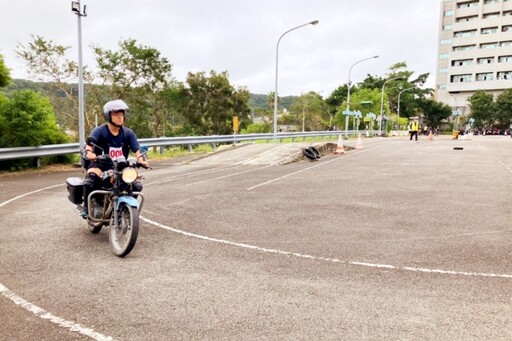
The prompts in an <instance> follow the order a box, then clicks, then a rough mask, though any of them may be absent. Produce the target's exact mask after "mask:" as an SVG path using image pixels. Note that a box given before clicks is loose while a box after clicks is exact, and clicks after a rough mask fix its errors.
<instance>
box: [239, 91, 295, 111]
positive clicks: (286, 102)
mask: <svg viewBox="0 0 512 341" xmlns="http://www.w3.org/2000/svg"><path fill="white" fill-rule="evenodd" d="M296 98H297V96H285V97H281V98H280V102H279V108H280V109H282V108H286V109H290V107H291V106H292V103H293V101H294V100H295V99H296ZM249 106H250V107H251V108H252V109H267V110H270V109H272V107H271V106H270V105H269V103H268V95H261V94H250V97H249Z"/></svg>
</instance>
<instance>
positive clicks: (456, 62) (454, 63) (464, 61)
mask: <svg viewBox="0 0 512 341" xmlns="http://www.w3.org/2000/svg"><path fill="white" fill-rule="evenodd" d="M471 64H473V59H459V60H453V61H452V66H464V65H471Z"/></svg>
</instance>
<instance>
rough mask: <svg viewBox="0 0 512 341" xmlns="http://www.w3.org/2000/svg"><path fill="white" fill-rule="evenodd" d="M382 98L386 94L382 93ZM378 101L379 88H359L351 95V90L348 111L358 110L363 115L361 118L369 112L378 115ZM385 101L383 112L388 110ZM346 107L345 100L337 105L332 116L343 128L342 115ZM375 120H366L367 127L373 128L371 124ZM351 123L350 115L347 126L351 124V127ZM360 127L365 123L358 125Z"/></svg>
mask: <svg viewBox="0 0 512 341" xmlns="http://www.w3.org/2000/svg"><path fill="white" fill-rule="evenodd" d="M384 98H386V94H385V95H384ZM380 101H381V92H380V90H379V89H376V88H375V89H370V88H361V89H359V90H358V91H357V92H356V93H354V94H353V95H352V92H351V94H350V111H360V112H361V114H362V115H363V118H364V117H366V115H368V114H370V113H372V114H375V115H376V116H378V115H379V111H380ZM387 103H388V102H387V101H384V112H386V113H387V112H389V104H387ZM346 108H347V103H346V100H345V101H344V102H343V103H342V104H341V106H340V107H339V109H338V111H337V112H336V116H335V118H334V122H335V124H336V125H337V126H338V127H343V128H345V121H346V118H345V115H343V112H344V111H345V110H346ZM375 122H376V121H375V120H373V122H371V121H369V122H367V124H368V125H369V126H368V128H370V129H375V128H376V127H375V126H372V125H371V124H373V125H375ZM360 123H361V122H360ZM353 125H354V120H353V118H352V117H350V121H349V128H350V127H351V126H352V127H353ZM360 128H361V129H362V128H366V125H365V126H364V127H363V126H361V125H360Z"/></svg>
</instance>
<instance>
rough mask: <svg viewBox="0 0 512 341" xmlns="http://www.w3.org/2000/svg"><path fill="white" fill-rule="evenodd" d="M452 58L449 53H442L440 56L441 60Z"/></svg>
mask: <svg viewBox="0 0 512 341" xmlns="http://www.w3.org/2000/svg"><path fill="white" fill-rule="evenodd" d="M449 58H450V54H449V53H441V54H440V55H439V59H449Z"/></svg>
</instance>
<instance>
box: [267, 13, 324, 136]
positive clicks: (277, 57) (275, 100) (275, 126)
mask: <svg viewBox="0 0 512 341" xmlns="http://www.w3.org/2000/svg"><path fill="white" fill-rule="evenodd" d="M316 24H318V20H313V21H310V22H308V23H306V24H302V25H299V26H297V27H294V28H291V29H289V30H288V31H286V32H284V33H283V34H282V35H281V36H280V37H279V39H278V40H277V45H276V88H275V91H274V143H276V142H277V74H278V70H279V68H278V62H279V43H280V42H281V39H282V38H283V37H284V36H285V35H286V34H287V33H289V32H291V31H293V30H296V29H298V28H301V27H304V26H307V25H316Z"/></svg>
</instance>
